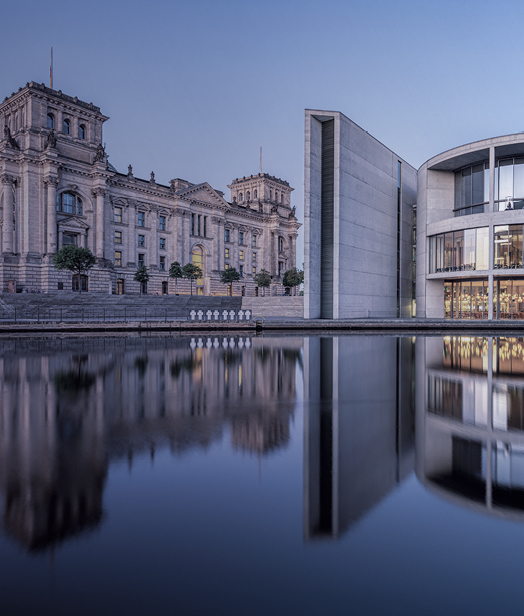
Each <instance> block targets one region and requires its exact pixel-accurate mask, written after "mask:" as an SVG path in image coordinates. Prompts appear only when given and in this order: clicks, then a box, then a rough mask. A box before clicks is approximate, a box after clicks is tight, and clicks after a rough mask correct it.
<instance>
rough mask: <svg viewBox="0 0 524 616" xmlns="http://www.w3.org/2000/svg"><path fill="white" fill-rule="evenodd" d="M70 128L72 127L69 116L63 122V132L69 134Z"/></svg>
mask: <svg viewBox="0 0 524 616" xmlns="http://www.w3.org/2000/svg"><path fill="white" fill-rule="evenodd" d="M70 128H71V123H70V122H69V120H68V119H67V118H65V119H64V121H63V122H62V132H63V133H64V135H69V132H70Z"/></svg>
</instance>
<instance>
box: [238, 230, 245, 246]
mask: <svg viewBox="0 0 524 616" xmlns="http://www.w3.org/2000/svg"><path fill="white" fill-rule="evenodd" d="M238 243H239V244H243V243H244V234H243V233H242V231H239V233H238Z"/></svg>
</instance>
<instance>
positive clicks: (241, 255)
mask: <svg viewBox="0 0 524 616" xmlns="http://www.w3.org/2000/svg"><path fill="white" fill-rule="evenodd" d="M238 258H239V259H240V260H241V261H243V260H244V251H243V250H240V251H239V253H238Z"/></svg>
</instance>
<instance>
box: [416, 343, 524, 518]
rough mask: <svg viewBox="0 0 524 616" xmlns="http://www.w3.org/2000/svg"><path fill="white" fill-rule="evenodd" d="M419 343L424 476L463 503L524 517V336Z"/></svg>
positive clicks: (435, 488)
mask: <svg viewBox="0 0 524 616" xmlns="http://www.w3.org/2000/svg"><path fill="white" fill-rule="evenodd" d="M416 345H417V346H416V352H417V358H418V359H419V361H417V376H416V387H417V465H416V471H417V476H418V478H419V480H420V481H421V482H422V483H423V484H424V485H425V486H427V487H428V488H429V489H430V490H432V491H433V492H435V493H437V494H439V495H440V496H442V497H445V498H447V499H449V500H451V501H453V502H455V503H456V504H459V505H461V506H465V507H468V508H472V509H475V510H477V511H482V512H485V513H489V514H492V515H497V516H501V517H505V518H511V519H516V520H519V521H524V339H523V338H517V337H515V338H494V337H446V338H444V339H442V338H419V339H418V340H417V343H416Z"/></svg>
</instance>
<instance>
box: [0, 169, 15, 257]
mask: <svg viewBox="0 0 524 616" xmlns="http://www.w3.org/2000/svg"><path fill="white" fill-rule="evenodd" d="M15 184H16V180H15V178H13V177H11V176H9V175H3V176H2V186H3V194H4V232H3V237H2V241H3V252H8V253H11V254H12V253H13V232H14V223H13V215H14V207H15V195H14V186H15Z"/></svg>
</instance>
